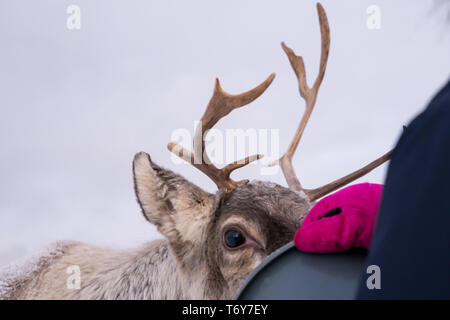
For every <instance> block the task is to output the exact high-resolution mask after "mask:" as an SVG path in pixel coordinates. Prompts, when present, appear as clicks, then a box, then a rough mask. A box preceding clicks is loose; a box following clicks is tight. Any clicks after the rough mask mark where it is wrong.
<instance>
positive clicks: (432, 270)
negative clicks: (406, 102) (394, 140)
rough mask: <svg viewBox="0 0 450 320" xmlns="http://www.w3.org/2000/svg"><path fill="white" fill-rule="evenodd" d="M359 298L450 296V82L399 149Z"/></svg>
mask: <svg viewBox="0 0 450 320" xmlns="http://www.w3.org/2000/svg"><path fill="white" fill-rule="evenodd" d="M369 265H377V266H379V268H380V284H381V288H380V289H368V287H367V284H366V281H367V279H368V277H369V276H370V274H367V273H366V268H367V266H369ZM357 298H359V299H433V298H434V299H450V82H449V83H448V84H447V85H446V86H445V87H444V88H443V89H442V90H441V91H440V92H439V93H438V94H437V95H436V96H435V97H434V99H433V100H432V101H431V102H430V104H429V106H428V107H427V108H426V109H425V111H424V112H422V113H421V114H420V115H419V116H418V117H417V118H415V119H414V120H413V121H412V122H411V123H410V125H409V126H408V127H407V128H406V129H405V130H404V132H403V134H402V136H401V137H400V139H399V141H398V144H397V146H396V147H395V149H394V152H393V154H392V158H391V161H390V164H389V168H388V173H387V178H386V182H385V187H384V193H383V197H382V201H381V205H380V211H379V214H378V219H377V223H376V227H375V232H374V237H373V239H372V244H371V248H370V251H369V255H368V258H367V262H366V267H365V268H364V272H363V274H362V277H361V281H360V286H359V289H358V293H357Z"/></svg>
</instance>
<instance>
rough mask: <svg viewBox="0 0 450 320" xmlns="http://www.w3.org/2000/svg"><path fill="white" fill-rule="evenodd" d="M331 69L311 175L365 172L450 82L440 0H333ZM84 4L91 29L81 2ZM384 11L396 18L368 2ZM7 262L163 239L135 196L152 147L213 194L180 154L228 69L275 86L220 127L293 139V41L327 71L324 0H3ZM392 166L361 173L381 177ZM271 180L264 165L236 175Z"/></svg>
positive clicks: (313, 129)
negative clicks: (73, 248)
mask: <svg viewBox="0 0 450 320" xmlns="http://www.w3.org/2000/svg"><path fill="white" fill-rule="evenodd" d="M322 3H323V5H324V7H325V10H326V12H327V14H328V19H329V22H330V29H331V49H330V57H329V61H328V68H327V71H326V75H325V79H324V82H323V84H322V87H321V90H320V93H319V97H318V100H317V104H316V109H315V110H314V113H313V115H312V117H311V120H310V123H309V124H308V126H307V129H306V131H305V134H304V136H303V140H302V142H301V144H300V146H299V150H298V152H297V154H296V156H295V158H294V164H295V168H296V170H297V174H298V175H299V177H300V178H301V181H302V183H303V185H304V186H306V187H316V186H320V185H322V184H324V183H326V182H328V181H330V180H332V179H336V178H338V177H340V176H342V175H345V174H347V173H349V172H350V171H353V170H355V169H357V168H359V167H361V166H363V165H365V164H367V163H368V162H370V161H372V160H373V159H375V158H376V157H378V156H380V155H381V154H383V153H384V152H386V151H387V150H388V149H390V148H391V147H393V146H394V144H395V142H396V140H397V139H398V136H399V134H400V132H401V130H402V126H403V125H404V124H408V122H409V121H410V120H411V119H412V118H413V117H414V116H415V115H417V113H418V112H420V111H421V110H422V109H423V108H424V107H425V106H426V104H427V102H428V101H429V100H430V98H431V97H432V95H433V94H434V93H436V91H437V90H438V89H439V88H440V86H442V85H443V84H444V82H446V81H447V80H448V77H449V71H450V59H449V56H450V39H449V37H448V34H449V28H450V24H447V25H446V24H445V14H444V13H445V12H446V9H447V11H448V7H447V8H444V5H443V4H439V2H435V1H431V0H430V1H406V0H402V1H399V0H397V1H391V0H383V1H382V0H378V1H365V0H346V1H332V0H328V1H323V2H322ZM71 4H75V5H77V6H79V8H80V9H81V29H80V30H69V29H68V28H67V27H66V20H67V18H68V14H67V13H66V9H67V7H68V6H69V5H71ZM372 4H375V5H377V6H379V8H380V9H381V16H380V17H381V20H380V21H381V29H369V28H368V27H367V23H366V22H367V19H368V17H369V15H368V14H367V12H366V10H367V8H368V7H369V5H372ZM0 41H1V43H2V46H1V50H0V88H1V94H0V108H1V113H0V266H1V265H4V264H7V263H9V262H12V261H13V260H15V259H18V258H21V257H23V256H26V255H29V254H32V253H33V252H35V251H36V250H38V249H39V248H42V247H44V246H45V245H47V244H49V243H51V242H52V241H55V240H63V239H66V240H81V241H86V242H90V243H93V244H98V245H109V246H116V247H133V246H137V245H139V244H141V243H143V242H145V241H148V240H151V239H154V238H156V237H160V235H159V234H158V233H157V231H156V229H155V228H154V227H153V226H152V225H150V224H149V223H148V222H147V221H146V220H144V218H143V217H142V215H141V213H140V209H139V207H138V204H137V203H136V200H135V196H134V192H133V186H132V174H131V163H132V159H133V155H134V154H135V153H136V152H138V151H146V152H148V153H149V154H150V155H151V157H152V159H153V160H154V161H155V162H156V163H158V164H161V165H163V166H165V167H168V168H171V169H173V170H175V171H177V172H179V173H182V174H183V175H184V176H185V177H186V178H188V179H189V180H191V181H193V182H195V183H197V184H198V185H200V186H201V187H203V188H205V189H206V190H208V191H210V192H214V191H215V186H214V184H213V183H212V182H211V181H210V180H208V178H207V177H206V176H204V175H203V174H202V173H201V172H199V171H197V170H196V169H194V168H193V167H190V166H188V165H175V164H174V163H172V162H171V157H170V153H169V152H168V151H167V149H166V144H167V143H168V142H169V141H170V138H171V135H172V132H173V131H174V130H175V129H179V128H186V129H188V130H189V131H191V132H192V131H193V126H194V121H195V120H198V119H199V118H200V117H201V114H202V113H203V110H204V108H205V106H206V104H207V102H208V100H209V98H210V96H211V93H212V89H213V84H214V79H215V77H219V78H220V80H221V83H222V86H223V88H224V89H225V90H226V91H228V92H231V93H239V92H242V91H246V90H248V89H250V88H252V87H254V86H255V85H257V84H258V83H260V82H261V81H263V80H264V79H265V78H266V77H267V76H268V75H269V74H270V73H272V72H275V73H276V74H277V76H276V78H275V81H274V82H273V84H272V86H271V87H270V88H269V89H268V90H267V92H266V93H265V94H264V95H263V96H262V97H261V98H260V99H258V100H257V101H255V102H254V103H252V104H250V105H248V106H247V107H245V108H242V109H239V110H236V111H235V112H233V113H232V114H230V115H229V116H228V117H227V118H226V119H224V120H223V121H221V122H219V123H218V125H217V128H219V129H221V130H224V129H227V128H234V129H236V128H243V129H247V128H255V129H267V130H270V129H279V130H280V131H279V135H280V141H281V149H282V151H284V149H285V148H286V147H287V145H288V143H289V139H290V138H291V137H292V135H293V133H294V131H295V128H296V127H297V125H298V121H299V119H300V116H301V114H302V112H303V106H304V104H303V102H302V100H301V99H300V97H299V94H298V90H297V82H296V78H295V75H294V73H293V71H292V69H291V68H290V65H289V63H288V60H287V58H286V56H285V54H284V52H283V51H282V49H281V47H280V42H281V41H285V42H286V43H287V45H289V46H290V47H292V48H293V49H294V50H295V51H296V53H297V54H301V55H303V56H304V58H305V63H306V68H307V72H308V78H309V81H310V83H312V81H313V80H314V77H315V76H316V74H317V70H318V64H319V57H320V33H319V25H318V20H317V14H316V8H315V2H314V1H298V0H297V1H261V0H258V1H256V0H255V1H211V0H208V1H207V0H205V1H193V0H190V1H146V0H140V1H138V0H122V1H111V0H102V1H99V0H95V1H94V0H72V1H62V0H59V1H56V0H52V1H50V0H39V1H38V0H34V1H19V0H2V1H1V2H0ZM385 170H386V166H382V167H380V168H379V169H377V170H375V171H374V172H373V173H371V174H369V175H367V176H366V177H364V178H362V179H360V180H358V181H371V182H378V183H382V182H383V180H384V177H385ZM248 177H250V178H251V179H269V180H271V181H274V182H277V183H280V184H282V185H285V182H284V179H283V177H282V174H281V172H279V173H278V174H276V175H273V176H262V175H261V173H260V166H257V165H255V166H250V167H247V168H244V169H241V170H239V171H237V172H236V173H235V178H236V179H237V178H248Z"/></svg>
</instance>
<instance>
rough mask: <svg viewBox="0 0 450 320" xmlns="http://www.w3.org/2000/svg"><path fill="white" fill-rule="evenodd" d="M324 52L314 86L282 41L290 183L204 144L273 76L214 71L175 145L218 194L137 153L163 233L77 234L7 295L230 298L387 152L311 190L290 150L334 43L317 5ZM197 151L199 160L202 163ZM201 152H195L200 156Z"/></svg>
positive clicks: (146, 207) (152, 213)
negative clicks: (118, 238) (120, 246)
mask: <svg viewBox="0 0 450 320" xmlns="http://www.w3.org/2000/svg"><path fill="white" fill-rule="evenodd" d="M317 11H318V16H319V23H320V31H321V41H322V47H321V59H320V69H319V74H318V77H317V79H316V80H315V82H314V84H313V86H312V87H309V86H308V84H307V81H306V73H305V66H304V63H303V59H302V57H300V56H297V55H296V54H295V53H294V51H293V50H292V49H290V48H289V47H287V46H286V45H285V44H284V43H282V48H283V50H284V51H285V53H286V54H287V56H288V59H289V61H290V64H291V66H292V68H293V70H294V72H295V74H296V76H297V78H298V83H299V91H300V95H301V97H302V98H303V99H304V100H305V103H306V109H305V112H304V114H303V116H302V118H301V121H300V124H299V126H298V128H297V130H296V133H295V135H294V138H293V139H292V141H291V143H290V145H289V147H288V149H287V151H286V153H285V154H284V155H283V156H282V157H281V158H280V159H279V160H278V161H276V163H274V165H279V166H280V167H281V169H282V172H283V174H284V177H285V178H286V181H287V184H288V187H289V188H285V187H283V186H281V185H278V184H275V183H271V182H264V181H252V182H249V181H248V180H242V181H234V180H232V179H231V178H230V174H231V173H232V172H233V171H234V170H235V169H238V168H240V167H242V166H244V165H246V164H248V163H250V162H252V161H255V160H257V159H259V158H261V155H253V156H250V157H247V158H245V159H243V160H242V161H236V162H233V163H230V164H228V165H226V166H225V167H223V168H222V169H218V168H217V167H216V166H215V165H214V164H212V163H211V161H210V160H209V158H208V155H207V154H206V152H205V135H206V134H207V131H208V130H209V129H211V128H212V127H213V126H214V125H215V124H216V123H217V122H218V121H219V120H220V119H222V118H223V117H225V116H226V115H228V114H229V113H230V112H231V111H233V110H234V109H236V108H239V107H242V106H245V105H247V104H249V103H250V102H252V101H253V100H255V99H256V98H258V97H259V96H260V95H261V94H262V93H263V92H264V91H265V90H266V89H267V88H268V87H269V85H270V84H271V82H272V81H273V79H274V77H275V75H274V74H271V75H270V76H269V77H268V78H267V79H266V80H265V81H264V82H262V83H261V84H260V85H259V86H257V87H255V88H254V89H252V90H250V91H248V92H245V93H241V94H237V95H232V94H229V93H227V92H225V91H224V90H223V89H222V87H221V85H220V83H219V80H217V79H216V82H215V87H214V92H213V95H212V98H211V100H210V101H209V104H208V105H207V107H206V111H205V112H204V114H203V116H202V118H201V121H200V122H199V124H198V126H197V128H196V130H195V137H194V140H195V139H197V141H201V143H198V144H197V146H196V144H195V143H194V152H191V151H188V150H186V149H184V148H182V147H181V146H179V145H177V144H175V143H169V144H168V149H169V150H170V151H171V152H173V153H175V154H176V155H178V156H180V157H182V158H183V159H185V160H187V161H189V162H190V163H191V164H192V165H194V166H195V167H196V168H197V169H199V170H201V171H202V172H203V173H204V174H206V175H207V176H208V177H209V178H211V179H212V180H213V181H214V182H215V184H216V185H217V187H218V191H217V192H216V193H215V194H210V193H208V192H205V191H204V190H202V189H201V188H199V187H198V186H196V185H195V184H193V183H191V182H189V181H187V180H186V179H184V178H183V177H182V176H180V175H178V174H176V173H174V172H172V171H170V170H167V169H164V168H162V167H160V166H159V165H157V164H156V163H154V162H153V161H152V160H151V158H150V156H149V155H148V154H146V153H144V152H140V153H138V154H136V155H135V157H134V161H133V177H134V188H135V192H136V197H137V201H138V203H139V205H140V207H141V209H142V213H143V215H144V217H145V218H146V219H147V220H148V221H149V222H150V223H152V224H154V225H156V226H157V228H158V230H159V232H160V233H161V234H162V235H164V237H165V239H163V240H155V241H152V242H150V243H147V244H145V245H143V246H142V247H141V248H138V249H132V250H115V249H110V248H102V247H96V246H91V245H88V244H84V243H79V242H60V243H58V244H57V245H56V246H55V249H54V250H53V251H50V252H49V253H48V254H47V255H44V256H41V257H40V258H38V260H37V261H36V262H35V264H34V267H33V268H31V269H30V270H29V272H26V273H24V274H22V275H21V276H17V275H14V276H11V275H9V276H8V274H5V275H3V277H0V295H2V296H1V298H3V299H230V298H232V297H233V296H234V294H235V293H236V292H237V290H238V288H239V286H240V285H241V284H242V283H243V281H244V279H245V278H246V277H247V276H248V275H249V273H250V272H251V271H252V270H254V269H255V268H256V267H257V266H258V265H259V264H260V263H261V261H263V259H264V258H266V257H267V256H268V255H270V254H271V253H272V252H273V251H275V250H276V249H278V248H280V247H281V246H283V245H284V244H286V243H288V242H290V241H291V240H292V238H293V235H294V233H295V232H296V230H297V229H298V228H299V227H300V225H301V223H302V221H303V218H304V217H305V215H306V214H307V213H308V211H309V210H310V208H311V207H312V205H313V204H314V201H316V200H317V199H318V198H320V197H322V196H324V195H326V194H328V193H330V192H332V191H334V190H336V189H338V188H340V187H342V186H344V185H346V184H347V183H349V182H351V181H353V180H355V179H357V178H359V177H361V176H363V175H365V174H366V173H368V172H369V171H371V170H372V169H374V168H376V167H377V166H379V165H380V164H382V163H383V162H385V161H386V160H387V159H388V158H389V156H390V152H388V153H386V154H385V155H383V156H382V157H380V158H378V159H377V160H375V161H373V162H372V163H370V164H368V165H366V166H365V167H363V168H361V169H360V170H357V171H355V172H353V173H351V174H349V175H347V176H345V177H342V178H340V179H338V180H336V181H333V182H331V183H329V184H326V185H324V186H322V187H319V188H316V189H305V188H303V187H302V185H301V184H300V181H299V179H298V178H297V176H296V174H295V171H294V168H293V165H292V158H293V156H294V153H295V150H296V149H297V146H298V144H299V141H300V138H301V136H302V133H303V131H304V129H305V126H306V124H307V122H308V119H309V117H310V115H311V112H312V111H313V108H314V105H315V102H316V98H317V94H318V91H319V87H320V85H321V82H322V80H323V77H324V74H325V69H326V65H327V59H328V52H329V48H330V33H329V25H328V19H327V16H326V13H325V11H324V9H323V7H322V6H321V5H320V3H318V4H317ZM196 157H200V160H201V161H200V162H199V161H195V160H196ZM197 159H198V158H197ZM71 266H78V267H79V270H80V272H81V273H80V276H81V282H80V287H79V289H72V288H69V287H68V286H67V279H68V274H67V270H68V268H70V267H71Z"/></svg>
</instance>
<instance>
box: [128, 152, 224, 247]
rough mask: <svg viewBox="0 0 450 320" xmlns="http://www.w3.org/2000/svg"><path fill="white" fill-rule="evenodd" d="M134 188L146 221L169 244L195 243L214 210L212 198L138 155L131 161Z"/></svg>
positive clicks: (143, 154)
mask: <svg viewBox="0 0 450 320" xmlns="http://www.w3.org/2000/svg"><path fill="white" fill-rule="evenodd" d="M133 176H134V189H135V192H136V197H137V200H138V202H139V204H140V206H141V209H142V213H143V214H144V216H145V218H146V219H147V220H148V221H150V222H151V223H153V224H154V225H156V226H157V228H158V230H159V232H161V233H162V234H163V235H164V236H166V237H167V239H168V240H169V241H170V242H171V243H172V244H182V243H185V242H197V241H201V240H202V235H203V234H204V232H202V231H204V230H205V228H206V226H207V225H208V222H209V221H210V218H211V217H212V214H213V213H214V211H215V202H216V201H215V197H214V196H213V195H211V194H209V193H207V192H205V191H203V190H202V189H200V188H199V187H197V186H196V185H194V184H192V183H191V182H189V181H187V180H186V179H184V178H183V177H182V176H180V175H178V174H175V173H173V172H172V171H170V170H167V169H164V168H161V167H159V166H158V165H156V164H155V163H153V162H152V160H151V159H150V156H149V155H148V154H146V153H144V152H140V153H138V154H136V155H135V156H134V161H133Z"/></svg>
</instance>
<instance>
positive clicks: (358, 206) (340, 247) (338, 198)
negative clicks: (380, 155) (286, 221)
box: [294, 183, 383, 253]
mask: <svg viewBox="0 0 450 320" xmlns="http://www.w3.org/2000/svg"><path fill="white" fill-rule="evenodd" d="M382 190H383V186H382V185H380V184H373V183H362V184H357V185H352V186H349V187H347V188H344V189H342V190H340V191H338V192H336V193H333V194H331V195H329V196H327V197H325V198H323V199H322V200H320V201H319V202H318V203H317V204H316V205H315V206H314V207H313V208H312V209H311V211H310V212H309V213H308V215H307V216H306V218H305V220H304V221H303V224H302V226H301V227H300V229H299V230H298V231H297V233H296V234H295V237H294V243H295V246H296V247H297V248H298V249H299V250H301V251H306V252H321V253H328V252H337V251H345V250H348V249H350V248H366V249H368V248H369V246H370V240H371V237H372V233H373V229H374V225H375V218H376V215H377V211H378V206H379V203H380V199H381V193H382Z"/></svg>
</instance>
